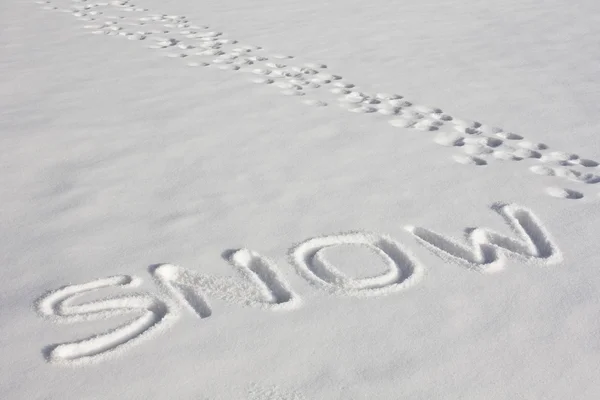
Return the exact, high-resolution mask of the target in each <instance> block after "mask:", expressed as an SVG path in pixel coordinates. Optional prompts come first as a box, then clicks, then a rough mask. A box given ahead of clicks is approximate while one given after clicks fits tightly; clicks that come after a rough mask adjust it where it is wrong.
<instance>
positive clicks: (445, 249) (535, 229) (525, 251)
mask: <svg viewBox="0 0 600 400" xmlns="http://www.w3.org/2000/svg"><path fill="white" fill-rule="evenodd" d="M492 209H493V210H494V211H496V212H497V213H499V214H500V215H501V216H502V217H503V218H504V220H505V221H506V223H507V224H508V226H509V227H510V228H511V230H512V231H513V233H514V235H515V236H516V237H515V238H512V237H508V236H504V235H502V234H500V233H497V232H494V231H492V230H490V229H486V228H475V229H469V230H467V232H466V240H467V242H468V243H469V244H470V245H469V246H465V245H463V244H460V243H459V242H458V241H456V240H452V239H449V238H447V237H445V236H443V235H440V234H439V233H435V232H433V231H430V230H428V229H425V228H419V227H413V226H408V227H406V230H408V231H409V232H410V233H411V234H413V235H414V236H415V237H416V238H417V240H418V241H419V242H420V243H421V244H423V245H424V246H425V247H427V248H429V249H430V250H432V251H433V252H434V253H436V254H437V255H438V256H439V257H441V258H442V259H444V260H445V261H448V262H455V263H458V264H461V265H464V266H466V267H467V268H470V269H474V270H476V271H480V272H495V271H498V270H500V269H502V268H503V267H504V265H505V263H506V257H511V258H516V259H518V260H520V261H523V262H526V263H530V264H556V263H559V262H561V261H562V255H561V252H560V250H559V248H558V246H557V245H556V244H555V243H554V242H553V240H552V238H551V236H550V234H549V233H548V232H547V231H546V229H545V228H544V227H543V225H542V224H541V222H540V221H539V220H538V218H537V217H536V216H535V215H534V214H533V213H532V212H531V211H530V210H528V209H526V208H524V207H522V206H519V205H516V204H508V205H494V206H492Z"/></svg>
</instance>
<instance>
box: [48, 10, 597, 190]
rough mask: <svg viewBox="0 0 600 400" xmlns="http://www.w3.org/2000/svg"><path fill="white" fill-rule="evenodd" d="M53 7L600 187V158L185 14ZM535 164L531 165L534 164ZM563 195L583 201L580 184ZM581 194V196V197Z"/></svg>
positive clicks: (306, 96)
mask: <svg viewBox="0 0 600 400" xmlns="http://www.w3.org/2000/svg"><path fill="white" fill-rule="evenodd" d="M36 3H38V4H40V5H41V7H42V8H43V9H45V10H54V11H58V12H64V13H68V14H71V15H72V16H73V17H75V18H77V20H79V21H81V22H82V24H81V27H82V28H83V29H85V30H87V31H89V32H90V33H91V34H95V35H103V36H113V37H115V38H122V39H127V40H130V41H133V42H140V44H142V45H143V46H144V47H146V48H148V49H151V50H152V51H155V52H156V53H157V54H160V55H162V56H165V57H168V58H173V59H175V60H178V62H183V63H185V64H186V65H188V66H189V67H190V68H212V69H218V70H222V71H229V72H231V73H236V74H240V75H242V76H246V77H247V79H248V80H249V81H251V82H254V83H256V84H259V85H267V86H269V87H271V88H272V89H273V90H274V91H275V92H278V93H280V94H281V95H285V96H292V97H298V99H299V100H298V101H299V102H301V103H302V104H305V105H307V106H311V107H328V106H337V107H341V108H342V109H345V110H347V111H349V112H352V113H358V114H367V115H372V118H375V117H379V118H387V119H388V120H389V123H390V125H391V126H392V127H396V128H407V129H411V130H415V131H421V132H429V133H433V135H432V136H433V137H432V141H433V142H434V143H436V144H438V145H441V146H446V147H448V148H450V149H455V151H458V153H455V154H454V155H453V157H452V159H453V160H454V161H455V162H457V163H460V164H465V165H471V166H476V167H484V166H486V165H490V164H491V163H493V162H508V161H510V162H519V161H523V160H530V161H531V162H534V163H536V165H535V166H534V167H531V168H529V171H530V172H532V173H533V174H536V175H544V176H553V177H556V178H557V179H562V180H565V181H570V182H574V183H576V184H596V183H598V182H600V176H599V175H597V174H595V173H594V172H593V171H600V163H599V162H598V161H595V160H591V159H586V158H581V157H579V155H577V154H571V153H567V152H562V151H555V150H554V151H550V150H549V147H548V146H547V145H546V144H543V143H535V142H532V141H529V140H527V139H526V138H525V137H524V136H522V135H519V134H516V133H513V132H508V131H505V130H504V129H502V128H498V127H493V126H490V125H486V124H483V123H481V122H478V121H474V120H468V119H462V118H458V117H457V116H454V115H451V114H450V113H447V112H444V111H443V110H442V109H440V108H437V107H430V106H426V105H422V104H417V103H415V102H413V101H411V100H408V99H406V98H405V97H404V96H402V95H399V94H394V93H389V94H388V93H368V92H366V91H362V90H360V89H359V88H357V87H356V85H354V84H353V83H351V82H349V81H347V80H346V79H344V78H343V77H342V76H341V75H338V74H334V73H331V72H330V71H329V69H328V67H327V65H325V64H322V63H317V62H309V63H301V62H297V61H296V59H295V57H293V56H290V55H281V54H276V53H270V52H269V51H267V50H266V49H264V48H263V47H261V46H256V45H249V44H242V43H240V42H239V41H238V40H235V39H231V38H228V37H227V36H226V35H225V34H224V33H223V32H221V31H219V30H216V29H212V28H211V27H209V26H208V25H204V24H198V23H194V22H192V21H190V20H189V19H188V18H187V17H186V16H184V15H169V14H163V13H157V12H154V11H152V10H149V9H147V8H144V7H140V6H138V5H136V4H134V3H133V2H132V1H128V0H118V1H109V2H95V1H89V0H73V1H71V2H69V1H67V0H57V1H50V0H40V1H36ZM528 165H529V163H528ZM564 191H565V193H571V192H576V193H579V195H580V196H579V195H564V196H562V195H559V196H557V195H556V192H555V191H552V190H546V193H547V194H548V195H550V196H554V197H562V198H565V199H573V198H581V197H583V194H582V193H580V192H579V191H573V190H572V189H564ZM578 196H579V197H578Z"/></svg>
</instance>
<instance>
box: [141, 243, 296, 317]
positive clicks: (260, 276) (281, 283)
mask: <svg viewBox="0 0 600 400" xmlns="http://www.w3.org/2000/svg"><path fill="white" fill-rule="evenodd" d="M227 259H228V261H229V263H230V264H231V265H232V266H233V267H234V268H235V269H237V271H238V272H239V273H240V275H241V276H242V279H239V278H233V277H224V276H211V275H206V274H202V273H199V272H195V271H190V270H188V269H185V268H182V267H179V266H176V265H171V264H162V265H158V266H155V267H153V268H152V269H151V271H150V273H151V274H152V276H153V277H154V279H155V281H156V283H157V284H158V285H159V286H160V287H161V289H162V290H163V291H165V292H167V293H168V294H169V295H170V296H171V297H174V298H175V299H176V300H177V302H178V303H180V304H183V306H184V307H185V308H187V309H189V310H190V311H191V312H192V313H194V314H196V316H198V317H200V318H206V317H209V316H210V315H211V314H212V310H211V308H210V305H209V303H208V300H207V297H212V298H216V299H218V300H223V301H227V302H229V303H234V304H239V305H244V306H252V307H260V308H267V309H271V310H277V309H290V308H295V307H297V306H298V305H299V298H298V297H297V296H296V294H295V293H294V292H292V290H291V289H290V288H289V286H288V285H287V283H286V282H285V280H284V279H283V278H282V277H281V276H280V275H279V274H278V273H277V267H276V266H275V265H274V264H273V263H272V262H271V261H269V260H267V259H266V258H264V257H262V256H260V255H259V254H257V253H255V252H253V251H251V250H248V249H240V250H237V251H235V252H233V253H232V254H230V255H229V256H228V257H227Z"/></svg>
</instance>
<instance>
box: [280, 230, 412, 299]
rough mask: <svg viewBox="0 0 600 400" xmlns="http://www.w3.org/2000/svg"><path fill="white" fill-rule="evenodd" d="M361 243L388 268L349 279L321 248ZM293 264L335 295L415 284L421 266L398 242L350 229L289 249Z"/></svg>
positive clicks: (383, 291) (393, 289) (384, 291)
mask: <svg viewBox="0 0 600 400" xmlns="http://www.w3.org/2000/svg"><path fill="white" fill-rule="evenodd" d="M342 245H343V246H348V245H355V246H363V247H367V248H368V249H369V250H371V251H372V252H374V253H375V254H377V255H378V256H379V257H380V258H381V259H382V260H383V261H384V263H385V265H386V267H387V271H386V272H384V273H383V274H380V275H377V276H374V277H369V278H360V279H357V278H351V277H348V276H347V275H345V274H344V273H342V272H341V271H340V270H338V269H337V268H336V267H335V266H334V265H332V264H331V263H330V262H329V261H328V260H327V258H326V256H325V254H324V250H325V249H328V248H331V247H335V246H342ZM290 255H291V258H292V263H293V264H294V266H295V267H296V269H297V270H298V272H299V273H300V275H302V276H303V277H304V278H305V279H307V280H308V281H309V282H310V283H311V284H313V285H314V286H317V287H320V288H322V289H325V290H327V291H330V292H332V293H335V294H344V295H349V296H375V295H382V294H387V293H395V292H398V291H400V290H404V289H406V288H408V287H410V286H412V285H414V284H415V283H417V282H418V281H419V280H420V279H421V277H422V276H423V267H422V266H421V265H420V263H419V262H418V261H417V260H416V259H415V258H414V257H412V256H411V255H410V254H409V253H407V252H406V251H405V250H403V249H402V248H401V247H400V245H399V244H398V243H396V242H395V241H394V240H393V239H391V238H390V237H387V236H382V235H376V234H369V233H361V232H351V233H345V234H339V235H332V236H322V237H317V238H312V239H309V240H307V241H305V242H303V243H301V244H299V245H298V246H296V247H294V248H293V249H292V250H291V254H290Z"/></svg>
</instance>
